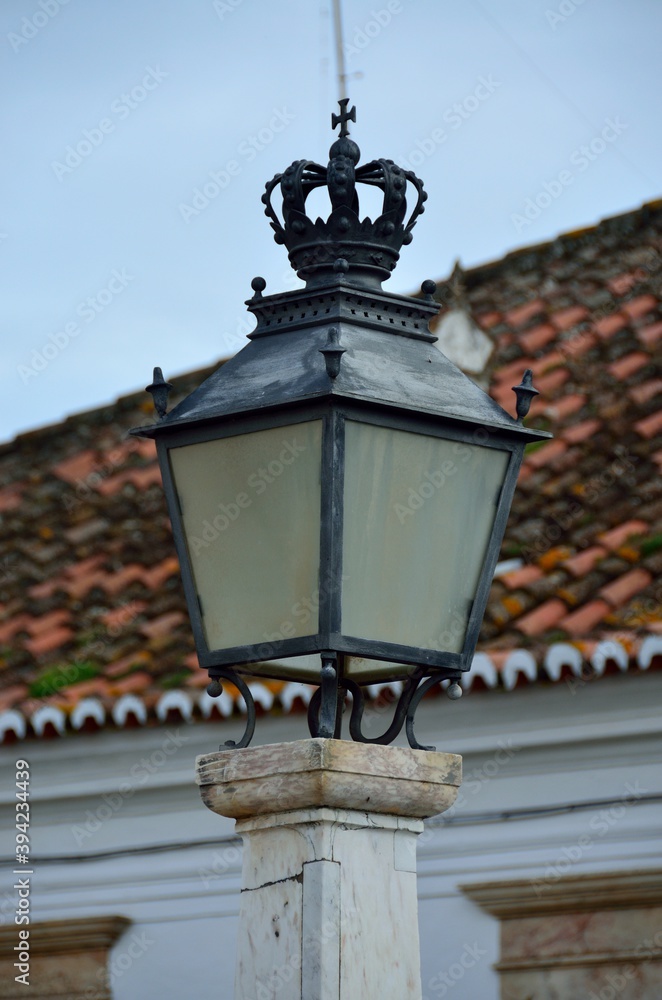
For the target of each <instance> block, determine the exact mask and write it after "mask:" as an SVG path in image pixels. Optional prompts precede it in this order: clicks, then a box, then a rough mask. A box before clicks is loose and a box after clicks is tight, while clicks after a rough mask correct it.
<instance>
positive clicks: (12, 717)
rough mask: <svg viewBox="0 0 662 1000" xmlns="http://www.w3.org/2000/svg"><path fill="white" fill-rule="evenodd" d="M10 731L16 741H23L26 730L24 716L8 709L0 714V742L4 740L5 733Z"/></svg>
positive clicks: (26, 725) (12, 709)
mask: <svg viewBox="0 0 662 1000" xmlns="http://www.w3.org/2000/svg"><path fill="white" fill-rule="evenodd" d="M10 730H11V732H13V733H14V734H15V736H16V739H17V740H24V739H25V735H26V733H27V730H28V724H27V722H26V721H25V716H24V715H21V713H20V712H17V711H16V709H15V708H10V709H8V710H7V711H6V712H2V713H1V714H0V740H4V738H5V733H8V732H9V731H10Z"/></svg>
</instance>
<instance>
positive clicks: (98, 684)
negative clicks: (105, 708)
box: [58, 677, 110, 705]
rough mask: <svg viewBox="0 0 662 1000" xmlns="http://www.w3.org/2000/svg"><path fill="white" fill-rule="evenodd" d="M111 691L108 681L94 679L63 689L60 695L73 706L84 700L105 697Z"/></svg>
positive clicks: (101, 678)
mask: <svg viewBox="0 0 662 1000" xmlns="http://www.w3.org/2000/svg"><path fill="white" fill-rule="evenodd" d="M109 691H110V686H109V684H108V681H107V680H105V679H104V678H103V677H92V678H91V679H90V680H89V681H79V682H78V684H70V685H69V686H68V687H65V688H61V689H60V691H59V692H58V694H59V695H60V696H61V697H62V698H64V699H66V700H67V701H68V702H70V703H72V704H74V705H75V704H77V703H78V702H79V701H80V700H81V699H82V698H94V697H103V696H105V695H107V694H108V693H109Z"/></svg>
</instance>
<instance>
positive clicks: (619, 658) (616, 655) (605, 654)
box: [591, 639, 630, 674]
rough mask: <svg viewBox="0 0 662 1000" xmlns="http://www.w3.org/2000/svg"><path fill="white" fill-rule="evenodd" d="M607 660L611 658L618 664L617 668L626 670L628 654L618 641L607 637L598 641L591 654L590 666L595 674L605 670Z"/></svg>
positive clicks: (628, 661) (628, 659) (628, 660)
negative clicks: (603, 640) (602, 640)
mask: <svg viewBox="0 0 662 1000" xmlns="http://www.w3.org/2000/svg"><path fill="white" fill-rule="evenodd" d="M608 660H613V661H614V662H615V663H616V664H617V665H618V669H619V670H622V671H626V670H627V668H628V665H629V663H630V655H629V653H628V651H627V650H626V649H624V648H623V646H621V644H620V642H616V641H615V640H614V639H608V640H606V641H605V642H599V643H598V644H597V646H596V647H595V649H594V650H593V653H592V655H591V666H592V667H593V669H594V670H595V672H596V674H603V673H604V672H605V667H606V666H607V661H608Z"/></svg>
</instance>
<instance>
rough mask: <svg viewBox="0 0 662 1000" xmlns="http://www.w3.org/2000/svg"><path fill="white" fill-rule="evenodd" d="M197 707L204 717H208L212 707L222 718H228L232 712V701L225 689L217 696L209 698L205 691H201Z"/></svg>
mask: <svg viewBox="0 0 662 1000" xmlns="http://www.w3.org/2000/svg"><path fill="white" fill-rule="evenodd" d="M242 700H243V699H242ZM198 708H199V709H200V711H201V712H202V714H203V715H204V717H205V719H208V718H209V717H210V715H211V713H212V712H213V711H214V709H216V711H217V712H218V713H219V715H222V716H223V718H224V719H229V718H230V716H231V715H232V713H233V712H234V702H233V700H232V698H231V697H230V695H229V694H228V693H227V691H225V690H223V692H222V693H221V694H220V695H219V696H218V698H210V697H209V695H208V694H207V692H206V691H203V692H202V694H201V695H200V697H199V699H198Z"/></svg>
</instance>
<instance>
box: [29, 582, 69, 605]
mask: <svg viewBox="0 0 662 1000" xmlns="http://www.w3.org/2000/svg"><path fill="white" fill-rule="evenodd" d="M58 590H64V580H63V579H62V577H55V578H54V579H52V580H44V581H43V582H42V583H36V584H35V585H34V587H29V588H28V594H29V595H30V597H33V598H34V599H35V601H41V600H43V599H44V598H49V597H52V596H53V594H55V593H57V591H58Z"/></svg>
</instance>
